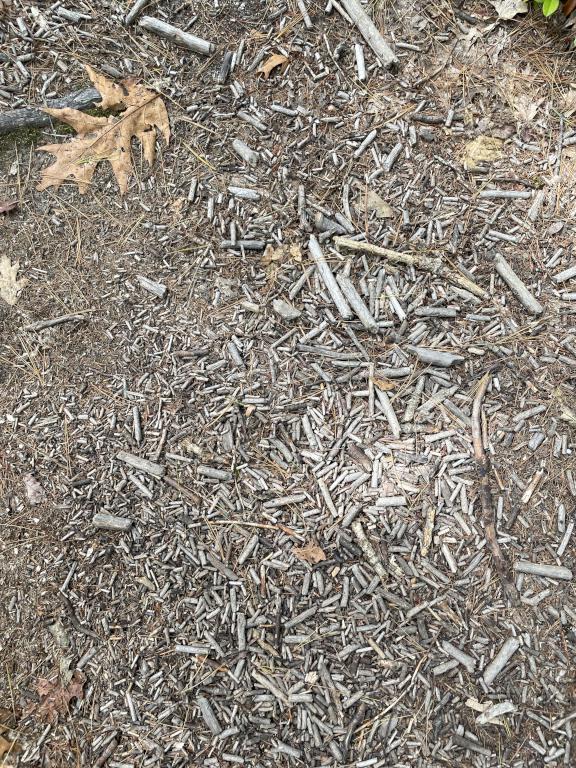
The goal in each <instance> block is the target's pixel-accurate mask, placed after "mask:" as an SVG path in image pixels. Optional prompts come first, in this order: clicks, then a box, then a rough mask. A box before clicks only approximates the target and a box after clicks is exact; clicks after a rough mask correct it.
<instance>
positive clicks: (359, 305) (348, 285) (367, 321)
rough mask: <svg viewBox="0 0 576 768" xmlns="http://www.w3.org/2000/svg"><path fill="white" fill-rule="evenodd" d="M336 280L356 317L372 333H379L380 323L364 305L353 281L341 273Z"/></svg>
mask: <svg viewBox="0 0 576 768" xmlns="http://www.w3.org/2000/svg"><path fill="white" fill-rule="evenodd" d="M336 280H337V282H338V285H339V286H340V288H341V289H342V293H343V294H344V298H345V299H346V301H347V302H348V304H350V306H351V307H352V309H353V310H354V312H355V313H356V315H357V316H358V319H359V320H360V322H361V323H362V325H363V326H364V328H367V329H368V330H369V331H372V333H377V332H378V323H377V322H376V320H374V318H373V317H372V315H371V314H370V310H369V309H368V307H367V306H366V304H365V303H364V300H363V299H362V297H361V296H360V294H359V293H358V291H357V290H356V287H355V285H354V283H353V282H352V280H350V278H349V277H346V275H343V274H342V273H341V272H339V273H338V274H337V275H336Z"/></svg>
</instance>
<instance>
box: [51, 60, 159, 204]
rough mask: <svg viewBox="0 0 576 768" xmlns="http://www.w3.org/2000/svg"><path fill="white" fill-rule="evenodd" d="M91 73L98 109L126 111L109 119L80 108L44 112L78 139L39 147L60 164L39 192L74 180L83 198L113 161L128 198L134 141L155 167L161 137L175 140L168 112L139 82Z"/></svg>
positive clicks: (55, 163) (119, 182) (53, 168)
mask: <svg viewBox="0 0 576 768" xmlns="http://www.w3.org/2000/svg"><path fill="white" fill-rule="evenodd" d="M86 71H87V72H88V76H89V77H90V80H92V82H93V83H94V85H95V87H96V88H97V90H98V92H99V93H100V95H101V96H102V101H101V102H100V104H99V107H100V108H101V109H103V110H108V109H114V110H123V111H122V112H120V113H119V114H118V115H110V116H109V117H94V116H92V115H85V114H84V112H80V111H79V110H77V109H69V108H67V109H45V110H44V112H47V113H48V114H49V115H52V116H53V117H56V118H57V119H58V120H61V121H62V122H64V123H67V124H68V125H71V126H72V128H74V130H75V131H76V132H77V134H78V135H77V136H75V137H74V138H73V139H71V140H70V141H68V142H66V143H65V144H45V145H44V146H42V147H39V149H40V150H42V151H43V152H50V154H52V155H54V156H55V158H56V161H55V162H54V163H53V164H52V165H51V166H50V167H49V168H46V169H45V170H44V172H43V173H42V179H41V180H40V183H39V184H38V187H37V189H39V190H43V189H47V188H48V187H55V188H56V189H58V187H59V186H60V185H61V184H62V183H63V182H64V181H66V180H67V179H72V180H73V181H75V182H76V183H77V184H78V189H79V191H80V193H81V194H84V192H86V190H87V189H88V187H89V186H90V183H91V181H92V177H93V176H94V171H95V170H96V166H97V165H98V163H100V162H102V160H108V162H109V163H110V165H111V166H112V170H113V172H114V176H115V177H116V180H117V181H118V186H119V187H120V192H121V194H124V193H125V192H126V190H127V189H128V180H129V179H130V176H132V174H133V166H132V153H131V143H132V139H133V138H137V139H139V140H140V141H141V143H142V149H143V153H144V159H145V160H146V162H147V163H148V164H149V165H152V163H153V162H154V158H155V155H156V135H157V132H158V133H160V134H161V135H162V136H163V137H164V140H165V142H166V143H168V142H169V141H170V124H169V121H168V112H167V111H166V106H165V104H164V102H163V101H162V99H161V98H160V96H159V95H158V94H157V93H156V92H155V91H151V90H150V89H149V88H146V87H145V86H143V85H141V84H140V83H138V82H137V81H136V80H135V79H134V78H126V79H125V80H122V82H121V83H114V82H112V81H111V80H108V78H107V77H104V75H102V74H100V73H99V72H96V71H95V70H94V69H92V67H86Z"/></svg>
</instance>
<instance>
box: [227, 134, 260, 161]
mask: <svg viewBox="0 0 576 768" xmlns="http://www.w3.org/2000/svg"><path fill="white" fill-rule="evenodd" d="M232 149H233V150H234V152H236V154H237V155H239V156H240V157H241V158H242V160H244V162H245V163H248V165H256V164H257V163H258V160H259V159H260V155H259V154H258V152H255V151H254V150H253V149H250V147H249V146H248V144H246V143H245V142H243V141H242V140H241V139H234V141H233V142H232Z"/></svg>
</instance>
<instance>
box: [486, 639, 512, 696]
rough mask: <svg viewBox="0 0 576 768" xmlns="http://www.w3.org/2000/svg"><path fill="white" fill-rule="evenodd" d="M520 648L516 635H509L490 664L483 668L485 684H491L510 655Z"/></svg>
mask: <svg viewBox="0 0 576 768" xmlns="http://www.w3.org/2000/svg"><path fill="white" fill-rule="evenodd" d="M518 648H520V640H518V638H517V637H509V638H508V640H506V642H505V643H504V645H503V646H502V648H500V650H499V651H498V653H497V654H496V656H495V657H494V658H493V659H492V661H491V662H490V664H488V666H487V667H486V669H485V670H484V675H483V678H484V682H485V683H486V685H492V683H493V682H494V680H495V679H496V678H497V677H498V675H499V674H500V672H502V670H503V669H504V667H505V666H506V664H507V663H508V662H509V661H510V659H511V658H512V656H513V655H514V654H515V653H516V651H517V650H518Z"/></svg>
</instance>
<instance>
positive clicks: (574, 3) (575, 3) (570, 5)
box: [562, 0, 576, 16]
mask: <svg viewBox="0 0 576 768" xmlns="http://www.w3.org/2000/svg"><path fill="white" fill-rule="evenodd" d="M575 8H576V0H566V2H565V3H564V5H563V6H562V13H563V14H564V16H570V14H571V13H572V11H573V10H574V9H575Z"/></svg>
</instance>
